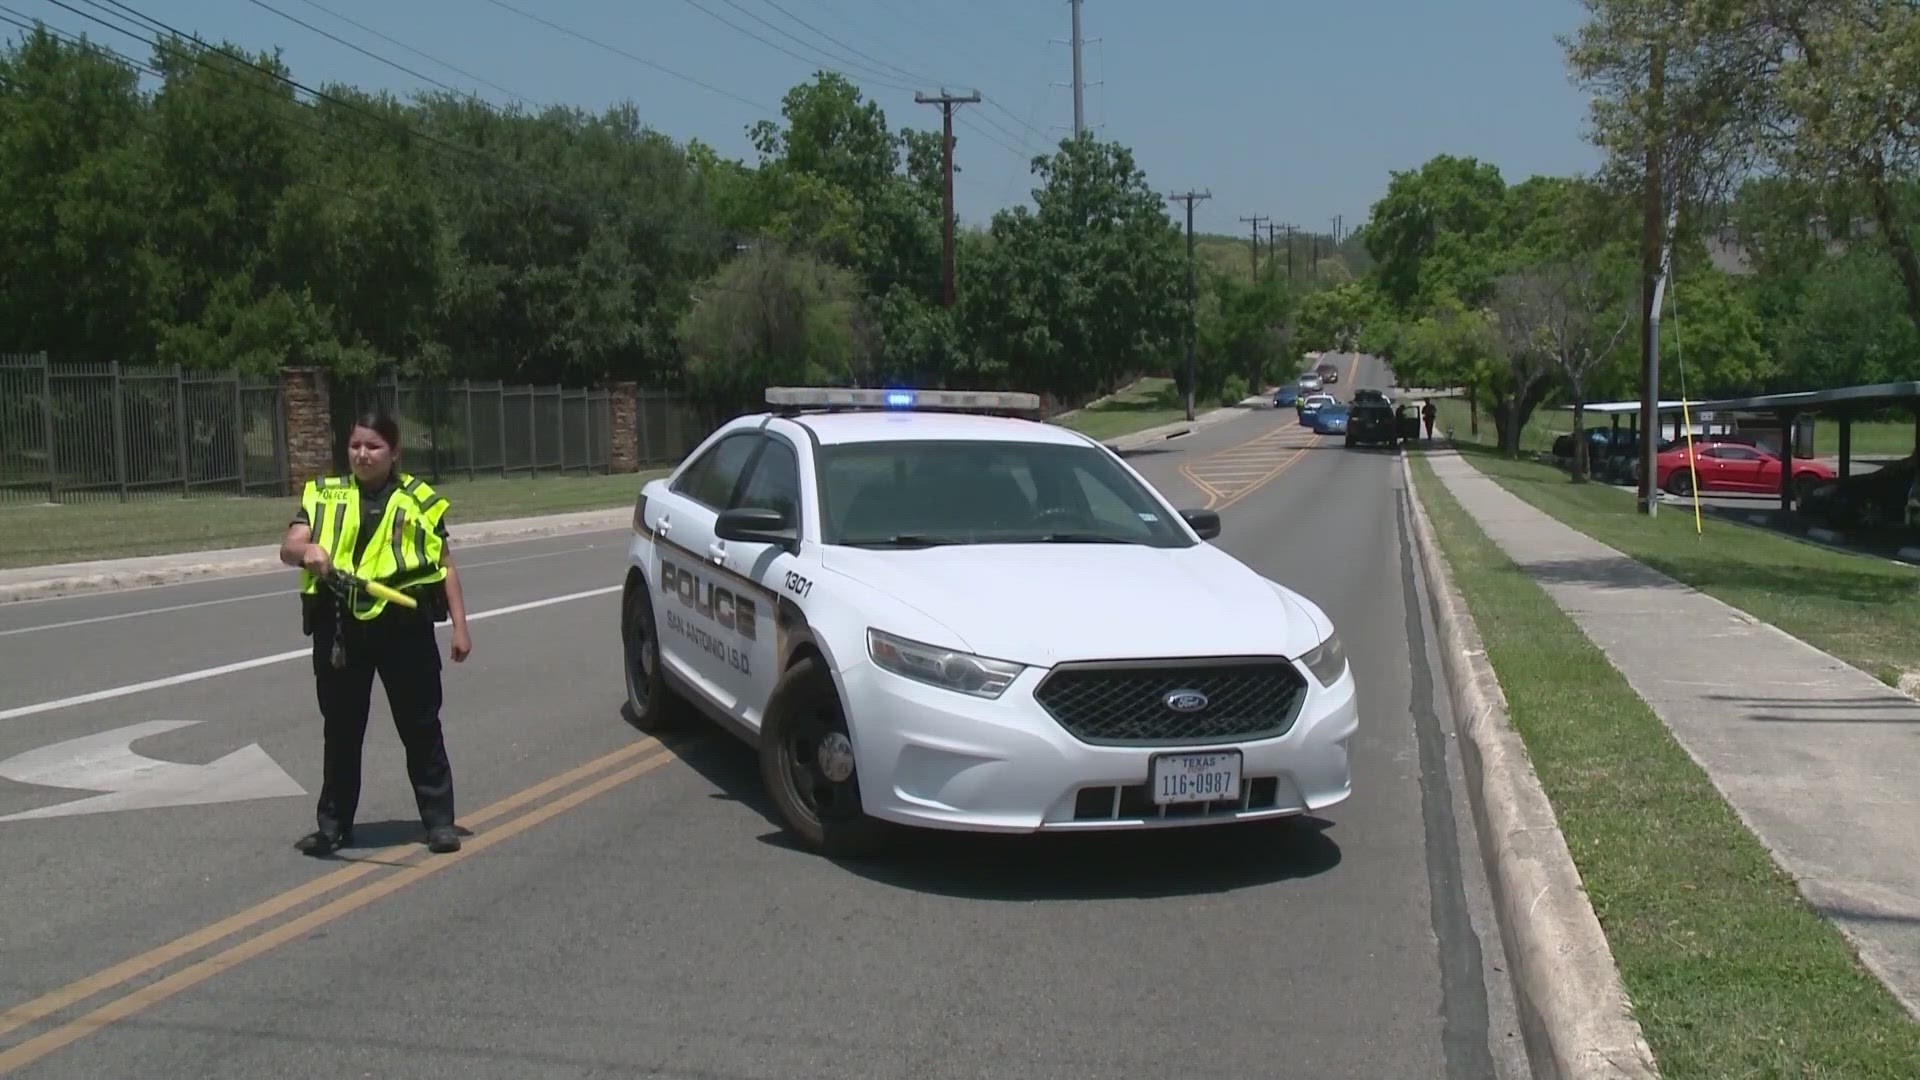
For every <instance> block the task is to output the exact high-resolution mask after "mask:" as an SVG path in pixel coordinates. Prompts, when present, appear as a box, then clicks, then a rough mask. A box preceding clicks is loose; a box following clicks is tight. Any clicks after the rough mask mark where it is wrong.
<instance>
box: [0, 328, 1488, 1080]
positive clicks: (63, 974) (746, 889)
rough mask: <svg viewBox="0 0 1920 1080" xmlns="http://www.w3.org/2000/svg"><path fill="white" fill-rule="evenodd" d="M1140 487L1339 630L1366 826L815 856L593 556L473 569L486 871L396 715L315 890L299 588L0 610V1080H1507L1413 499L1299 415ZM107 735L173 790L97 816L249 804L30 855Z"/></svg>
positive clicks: (1354, 807) (461, 711) (544, 551)
mask: <svg viewBox="0 0 1920 1080" xmlns="http://www.w3.org/2000/svg"><path fill="white" fill-rule="evenodd" d="M1345 363H1346V362H1345V361H1343V364H1345ZM1354 382H1355V380H1347V381H1343V382H1342V383H1341V384H1340V385H1339V386H1338V387H1337V390H1338V391H1340V394H1341V396H1342V397H1345V396H1347V394H1348V393H1350V392H1351V389H1352V387H1353V385H1354ZM1357 382H1358V384H1359V385H1385V373H1384V372H1383V371H1379V370H1369V368H1368V365H1367V363H1363V364H1361V365H1360V366H1359V368H1358V380H1357ZM1133 461H1134V462H1135V464H1136V465H1137V467H1139V468H1140V469H1141V470H1142V471H1143V472H1144V473H1145V474H1146V475H1148V476H1149V478H1150V479H1152V480H1153V481H1154V482H1155V483H1156V484H1158V485H1160V486H1162V488H1163V490H1165V491H1167V492H1168V493H1169V494H1170V495H1171V496H1173V497H1174V498H1175V500H1176V501H1177V502H1179V503H1181V504H1183V505H1208V504H1209V503H1211V504H1212V505H1214V506H1216V507H1218V508H1220V509H1221V512H1222V517H1223V520H1224V523H1225V528H1224V534H1223V536H1222V537H1221V538H1220V540H1219V541H1218V542H1219V543H1220V544H1221V545H1222V546H1224V547H1225V548H1226V549H1227V550H1229V551H1231V552H1233V553H1234V554H1235V555H1237V556H1239V557H1240V558H1242V559H1244V560H1246V561H1247V562H1249V563H1250V564H1251V565H1253V566H1254V567H1256V568H1257V569H1259V570H1261V571H1262V572H1264V573H1266V574H1268V575H1270V576H1272V577H1275V578H1276V579H1278V580H1280V581H1283V582H1285V583H1287V584H1289V585H1292V586H1293V587H1295V588H1298V589H1299V590H1300V591H1302V592H1304V593H1305V594H1307V595H1308V596H1311V597H1312V598H1313V599H1314V600H1316V601H1318V602H1319V603H1321V604H1323V605H1324V606H1325V607H1326V609H1327V611H1328V612H1329V614H1330V615H1331V616H1332V618H1333V619H1334V620H1335V622H1336V623H1337V624H1338V626H1339V627H1340V630H1341V633H1342V635H1343V637H1344V638H1345V640H1346V641H1347V643H1348V650H1349V653H1350V655H1351V657H1352V662H1353V664H1354V668H1355V672H1356V675H1357V677H1358V679H1359V683H1360V693H1361V704H1362V708H1363V710H1364V714H1363V721H1362V733H1361V735H1360V737H1359V739H1358V741H1357V744H1356V749H1357V755H1358V756H1357V761H1356V790H1355V795H1354V797H1353V798H1352V799H1351V800H1350V801H1349V802H1348V803H1347V804H1345V805H1343V806H1341V807H1338V808H1335V809H1333V810H1330V811H1328V812H1326V813H1325V814H1324V815H1322V816H1320V817H1318V818H1314V819H1308V820H1307V821H1305V822H1301V823H1296V824H1294V825H1292V826H1282V827H1260V828H1257V829H1252V830H1237V831H1231V832H1220V831H1211V832H1204V833H1197V832H1194V831H1188V830H1180V831H1167V832H1156V833H1144V834H1140V833H1136V834H1120V835H1114V836H1073V837H1063V838H1051V837H1049V838H1041V839H1027V838H1014V839H1005V838H976V837H956V836H951V835H941V834H931V835H928V836H927V837H926V838H925V840H924V843H923V844H921V845H920V846H919V847H917V848H916V849H914V850H913V851H911V852H908V853H906V854H905V855H903V856H902V857H901V858H900V859H898V860H897V861H896V862H895V863H893V864H892V865H889V866H887V867H885V868H873V867H864V868H858V869H856V868H850V867H843V866H840V865H836V864H834V863H832V862H830V861H826V860H822V859H819V858H816V857H814V856H811V855H807V854H805V853H803V852H800V851H798V850H796V849H795V848H794V847H793V846H791V845H790V844H789V843H788V842H787V840H786V839H785V837H784V836H783V834H782V831H781V829H780V828H779V826H778V825H777V824H776V823H775V822H774V819H773V817H772V812H771V808H770V807H769V806H768V804H767V802H766V800H765V799H764V797H763V796H762V794H761V792H760V789H759V784H758V782H757V779H756V777H755V773H754V769H753V762H752V757H751V755H750V754H749V753H748V752H747V750H746V749H745V748H744V747H742V746H740V745H739V744H738V743H735V742H733V741H732V740H731V739H730V738H729V737H727V736H724V735H720V734H717V733H714V732H712V731H711V730H709V729H706V728H703V727H700V726H697V725H696V726H691V727H688V728H685V729H681V730H675V731H661V732H654V733H642V732H637V731H635V730H634V729H633V728H632V727H631V726H629V725H628V724H627V723H625V722H624V721H623V720H622V718H621V715H620V704H621V700H622V695H621V687H620V654H619V646H618V641H617V638H616V622H617V610H618V592H617V587H618V583H619V581H620V579H621V573H622V569H623V565H624V544H625V537H624V535H623V534H619V533H610V534H596V535H584V536H572V537H562V538H555V539H550V540H542V541H535V542H527V543H516V544H502V545H495V546H489V547H473V548H468V549H465V550H464V551H463V552H462V559H463V567H464V570H463V578H464V580H465V582H466V587H467V595H468V598H469V606H470V607H471V608H472V609H473V610H474V611H475V612H476V613H480V616H481V617H480V618H478V619H477V621H476V622H475V624H474V644H475V652H474V655H473V657H472V658H471V659H470V660H469V661H468V662H467V663H466V664H465V665H462V666H457V667H456V666H453V665H449V666H448V671H447V680H446V685H447V706H446V711H445V722H446V727H447V732H448V739H449V746H450V752H451V755H452V757H453V761H454V768H455V776H456V787H457V791H458V796H459V800H460V806H461V815H462V820H463V823H464V824H465V825H466V826H467V827H468V828H470V829H471V830H472V835H471V837H470V839H469V840H468V842H467V846H466V848H465V849H464V850H463V851H461V852H460V853H459V854H457V855H453V856H430V855H427V854H426V853H425V851H424V848H422V847H421V846H420V845H419V844H418V842H417V840H418V824H417V817H416V815H415V812H414V808H413V806H412V801H411V797H410V795H409V793H408V790H407V787H406V782H405V773H404V769H403V766H402V760H403V759H402V753H401V749H400V746H399V743H398V740H397V739H395V737H394V736H393V733H392V729H391V725H390V721H389V720H388V716H387V713H386V709H385V704H384V702H383V701H381V699H380V695H378V694H376V695H375V717H374V721H373V724H372V726H371V728H370V732H369V737H368V745H367V757H366V763H367V764H366V784H365V794H364V796H363V802H362V810H361V816H360V820H361V826H360V829H359V833H360V836H359V842H360V846H359V847H357V848H355V849H350V850H349V851H347V852H344V853H342V854H343V856H344V858H341V859H336V860H326V861H321V860H313V859H309V858H306V857H303V856H301V855H299V854H298V853H296V852H294V851H293V849H292V847H291V845H292V842H293V840H294V839H296V838H297V837H298V836H300V835H301V834H302V833H304V832H306V831H307V830H308V829H310V828H311V824H312V799H313V792H315V791H316V790H317V787H318V778H319V750H320V736H319V717H318V714H317V712H316V710H315V708H314V704H313V692H312V683H311V673H310V670H309V667H308V663H309V661H308V660H307V659H306V657H305V655H304V651H303V646H304V644H305V639H303V638H302V637H301V636H300V633H299V629H298V620H297V610H296V604H295V601H294V600H293V598H292V596H291V588H290V578H291V574H290V573H289V574H287V575H266V576H261V577H251V578H239V579H229V580H225V581H217V582H200V583H195V584H192V585H185V586H180V587H168V588H158V589H148V590H141V591H137V592H128V593H119V594H110V595H100V596H90V597H82V598H74V599H69V600H54V601H39V602H32V603H23V604H15V605H9V606H0V670H5V671H6V673H7V677H6V679H5V680H4V681H3V682H0V775H16V776H26V777H28V778H29V779H30V780H31V781H33V782H21V781H20V780H17V779H0V859H3V860H4V862H3V863H0V865H4V866H5V867H6V872H5V874H4V875H0V906H3V907H4V910H5V911H6V912H7V918H6V919H5V920H0V956H4V957H5V958H6V959H5V962H4V963H0V1009H4V1010H5V1011H4V1012H0V1073H4V1074H6V1075H9V1076H14V1075H18V1076H23V1077H96V1076H131V1075H193V1076H199V1077H246V1078H250V1080H252V1078H260V1077H279V1076H328V1077H332V1076H349V1075H351V1076H365V1077H440V1076H448V1077H452V1076H458V1077H463V1078H464V1077H495V1076H497V1077H514V1078H519V1077H524V1076H529V1075H536V1076H542V1077H586V1076H611V1075H623V1076H629V1075H647V1076H660V1077H689V1078H691V1077H700V1078H717V1077H756V1078H757V1077H768V1078H772V1077H778V1078H783V1080H786V1078H798V1077H816V1076H818V1077H827V1076H832V1077H836V1078H837V1077H844V1076H902V1077H905V1076H912V1077H915V1078H921V1077H924V1078H929V1080H932V1078H946V1077H980V1076H1004V1075H1008V1074H1011V1073H1019V1074H1023V1075H1045V1076H1075V1077H1105V1076H1114V1077H1119V1076H1128V1077H1131V1076H1137V1075H1140V1074H1141V1073H1143V1072H1153V1073H1158V1074H1164V1075H1176V1076H1201V1075H1214V1074H1240V1075H1246V1074H1255V1073H1257V1074H1259V1075H1266V1076H1301V1077H1308V1076H1312V1077H1326V1076H1354V1077H1380V1076H1419V1077H1448V1078H1469V1077H1471V1078H1479V1077H1487V1076H1500V1077H1510V1076H1521V1075H1525V1069H1524V1062H1523V1054H1522V1051H1521V1049H1520V1038H1519V1035H1518V1020H1517V1019H1516V1017H1515V1013H1514V1007H1513V1003H1512V1000H1511V993H1510V991H1509V986H1508V982H1507V977H1506V975H1505V972H1504V968H1505V964H1504V963H1503V962H1502V960H1501V958H1500V956H1499V944H1498V942H1499V939H1498V933H1497V930H1496V929H1495V927H1494V925H1493V922H1492V918H1491V909H1490V904H1489V901H1488V898H1487V894H1486V885H1485V879H1484V875H1483V873H1482V872H1481V869H1480V863H1479V860H1478V857H1477V851H1478V840H1477V839H1476V837H1475V836H1474V833H1473V821H1472V817H1471V814H1470V812H1469V810H1468V807H1467V803H1466V800H1465V797H1464V782H1463V780H1462V778H1461V775H1460V770H1459V762H1458V758H1457V754H1456V753H1455V748H1454V739H1453V736H1452V718H1451V716H1450V715H1449V714H1448V711H1447V708H1446V703H1445V695H1444V694H1443V693H1441V692H1440V690H1439V688H1437V687H1436V685H1435V680H1436V679H1437V678H1438V674H1437V673H1438V671H1439V663H1438V657H1437V656H1436V655H1435V654H1434V652H1433V649H1432V646H1431V642H1432V641H1433V638H1434V635H1433V633H1432V628H1431V626H1430V625H1429V624H1428V623H1427V622H1426V617H1425V612H1424V605H1423V603H1422V602H1420V601H1417V600H1416V597H1417V596H1418V590H1419V589H1420V588H1422V587H1423V585H1422V583H1421V582H1420V581H1419V579H1418V577H1417V569H1416V566H1415V562H1414V560H1413V559H1412V558H1411V555H1410V552H1409V550H1408V541H1407V539H1406V535H1407V534H1406V525H1405V522H1404V505H1403V502H1402V493H1401V491H1400V479H1399V466H1398V462H1397V461H1396V459H1395V458H1394V456H1393V455H1391V454H1389V453H1385V452H1378V451H1364V450H1353V451H1348V450H1344V449H1341V448H1340V446H1339V444H1338V440H1333V442H1332V444H1331V445H1329V444H1328V442H1327V440H1315V439H1314V438H1313V437H1312V435H1311V433H1310V432H1308V431H1306V430H1305V429H1303V428H1300V427H1298V425H1297V424H1296V423H1295V421H1294V418H1293V412H1292V410H1290V409H1284V410H1278V411H1275V410H1271V409H1258V410H1249V412H1248V414H1247V415H1246V416H1245V417H1241V418H1236V419H1235V420H1233V421H1230V422H1228V423H1225V424H1221V425H1219V426H1216V427H1213V428H1209V429H1207V430H1206V431H1205V432H1203V433H1202V434H1199V435H1195V436H1191V437H1190V438H1188V439H1184V440H1178V441H1176V442H1174V443H1171V444H1169V449H1167V450H1165V451H1161V452H1157V453H1150V454H1145V455H1141V456H1138V457H1135V458H1134V459H1133ZM1183 466H1184V468H1183ZM1143 617H1152V616H1151V613H1143ZM443 641H444V632H443ZM290 654H291V655H290ZM168 721H170V722H174V723H177V724H180V725H182V726H177V727H170V728H166V729H164V730H163V729H162V725H161V724H160V723H159V722H168ZM150 722H151V723H152V726H148V727H138V726H137V725H148V724H150ZM126 729H132V733H134V734H142V735H145V737H143V738H141V739H140V740H139V741H138V742H137V743H135V747H134V749H135V752H137V753H138V754H141V755H144V756H145V757H147V758H151V759H157V760H158V761H159V762H167V763H174V764H173V765H172V766H171V767H169V766H166V765H161V764H155V763H153V762H147V763H144V764H143V763H141V762H139V761H134V760H130V759H125V758H124V757H122V758H120V759H118V765H119V767H120V774H119V777H118V779H116V780H114V781H113V784H111V785H109V786H114V785H117V786H118V787H120V788H123V789H124V788H128V787H131V786H134V785H135V784H136V783H137V782H138V781H140V780H141V779H142V778H144V779H145V782H146V784H147V788H146V790H149V791H152V790H155V785H156V784H161V782H162V781H166V782H167V783H170V784H171V785H172V787H171V788H170V789H169V790H171V791H174V792H176V793H178V798H179V799H180V800H181V801H186V800H193V799H204V798H206V797H209V796H213V795H223V794H224V795H248V794H251V795H254V796H257V797H253V798H247V799H244V800H241V801H230V802H220V803H207V802H204V801H202V802H194V803H192V804H190V805H172V806H151V805H149V806H145V807H142V806H139V805H128V804H125V803H120V804H115V803H112V802H111V801H108V802H106V803H102V802H95V803H91V804H88V805H87V806H85V807H80V809H92V810H94V811H95V812H91V813H67V814H62V815H60V816H52V817H39V818H36V817H27V818H15V819H14V820H6V819H7V818H8V817H9V816H10V815H18V814H23V813H32V812H35V811H39V812H41V813H46V812H48V808H57V807H61V806H65V805H67V804H74V803H78V802H79V801H80V800H83V799H88V798H92V797H96V796H99V795H100V792H99V791H97V790H89V791H82V790H71V789H65V788H61V787H57V786H50V785H53V784H57V783H60V782H62V781H67V782H76V783H77V782H81V781H82V780H84V779H86V778H89V777H94V778H97V777H99V776H101V775H103V774H105V773H107V772H111V771H112V770H113V768H114V767H115V763H116V757H115V755H116V754H121V755H124V753H125V750H124V746H123V745H122V747H121V748H120V749H116V747H115V745H114V744H115V743H116V742H118V743H121V744H124V742H125V738H126V736H127V735H128V734H129V732H128V731H127V730H126ZM112 733H119V734H118V737H117V738H114V737H108V738H104V739H102V740H100V741H98V742H96V743H93V744H71V745H62V744H63V743H66V742H67V741H68V740H78V739H86V738H89V737H92V736H103V735H112ZM252 747H257V750H256V749H250V748H252ZM236 752H239V753H236ZM22 755H27V756H25V757H22ZM228 755H234V757H233V758H232V759H228ZM222 759H228V760H226V761H225V763H224V765H223V766H222V767H221V768H217V769H212V770H208V769H194V768H190V766H206V765H208V763H212V762H215V761H216V760H222ZM161 786H165V785H164V784H161Z"/></svg>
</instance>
